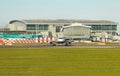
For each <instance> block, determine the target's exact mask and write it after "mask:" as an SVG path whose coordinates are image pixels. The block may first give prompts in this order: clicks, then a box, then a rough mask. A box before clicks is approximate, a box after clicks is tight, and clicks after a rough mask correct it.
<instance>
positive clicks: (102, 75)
mask: <svg viewBox="0 0 120 76" xmlns="http://www.w3.org/2000/svg"><path fill="white" fill-rule="evenodd" d="M0 76H120V49H80V48H73V49H71V48H40V49H0Z"/></svg>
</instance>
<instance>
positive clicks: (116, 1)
mask: <svg viewBox="0 0 120 76" xmlns="http://www.w3.org/2000/svg"><path fill="white" fill-rule="evenodd" d="M15 19H17V20H21V19H91V20H111V21H115V22H118V23H120V0H0V26H4V25H6V24H8V22H9V21H10V20H15ZM118 30H119V32H120V26H118Z"/></svg>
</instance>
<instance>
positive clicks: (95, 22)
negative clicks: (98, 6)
mask: <svg viewBox="0 0 120 76" xmlns="http://www.w3.org/2000/svg"><path fill="white" fill-rule="evenodd" d="M14 22H23V23H25V24H39V23H44V24H55V23H57V24H58V23H61V24H72V23H81V24H86V25H87V24H101V25H102V24H106V25H107V24H111V25H117V24H118V23H117V22H113V21H109V20H64V19H57V20H26V19H24V20H12V21H10V24H11V23H14Z"/></svg>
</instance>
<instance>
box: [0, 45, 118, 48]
mask: <svg viewBox="0 0 120 76" xmlns="http://www.w3.org/2000/svg"><path fill="white" fill-rule="evenodd" d="M0 48H120V46H88V45H86V46H85V45H69V46H64V45H57V46H52V45H49V44H40V45H38V44H36V45H24V46H0Z"/></svg>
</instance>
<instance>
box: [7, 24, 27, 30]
mask: <svg viewBox="0 0 120 76" xmlns="http://www.w3.org/2000/svg"><path fill="white" fill-rule="evenodd" d="M8 28H10V31H26V25H25V24H23V23H20V22H14V23H12V24H9V25H8Z"/></svg>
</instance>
